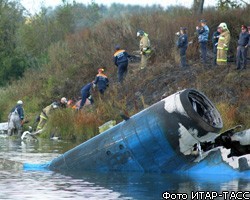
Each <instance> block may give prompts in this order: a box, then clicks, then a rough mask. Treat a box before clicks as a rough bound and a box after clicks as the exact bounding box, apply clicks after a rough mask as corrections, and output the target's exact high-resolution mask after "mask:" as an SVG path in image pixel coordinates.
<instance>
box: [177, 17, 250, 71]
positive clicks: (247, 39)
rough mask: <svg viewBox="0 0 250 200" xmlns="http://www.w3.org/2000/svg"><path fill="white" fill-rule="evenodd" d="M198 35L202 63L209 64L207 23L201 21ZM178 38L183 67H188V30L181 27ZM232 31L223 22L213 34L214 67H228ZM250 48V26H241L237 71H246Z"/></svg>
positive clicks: (197, 28)
mask: <svg viewBox="0 0 250 200" xmlns="http://www.w3.org/2000/svg"><path fill="white" fill-rule="evenodd" d="M196 32H197V34H198V42H199V46H200V53H201V62H202V63H203V64H207V63H208V62H207V43H208V41H209V27H208V26H207V21H206V20H204V19H202V20H200V26H197V27H196ZM176 35H177V36H178V41H177V47H178V48H179V52H180V58H181V67H186V66H187V62H186V50H187V48H188V44H189V43H188V35H187V28H185V27H181V28H180V32H177V33H176ZM230 39H231V36H230V31H229V29H228V27H227V24H226V23H225V22H222V23H220V24H219V26H218V27H217V30H216V31H215V32H214V33H213V36H212V44H213V54H214V58H213V65H214V66H216V65H226V64H227V61H228V60H227V52H228V49H229V44H230ZM248 47H250V26H248V27H247V26H245V25H242V26H241V33H240V35H239V40H238V47H237V54H236V69H237V70H242V69H246V65H247V50H248Z"/></svg>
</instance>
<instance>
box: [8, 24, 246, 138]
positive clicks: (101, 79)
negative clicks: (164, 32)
mask: <svg viewBox="0 0 250 200" xmlns="http://www.w3.org/2000/svg"><path fill="white" fill-rule="evenodd" d="M196 31H197V34H198V41H199V44H200V51H201V60H202V63H204V64H205V63H207V43H208V41H209V28H208V26H207V24H206V20H204V19H203V20H200V26H197V27H196ZM176 35H177V36H178V41H177V47H178V48H179V50H180V57H181V67H186V66H187V62H186V50H187V48H188V36H187V28H185V27H181V28H180V32H178V33H176ZM137 37H139V38H140V44H139V48H140V55H141V64H140V69H141V70H143V69H145V68H146V66H147V64H148V59H149V58H150V54H151V52H152V49H151V45H150V40H149V38H148V34H147V33H145V32H144V31H143V30H139V31H138V32H137ZM229 43H230V32H229V30H228V27H227V24H226V23H224V22H223V23H220V25H219V26H218V27H217V30H216V31H215V32H214V34H213V37H212V44H213V53H214V59H213V65H225V64H226V63H227V51H228V48H229ZM249 46H250V27H247V26H245V25H242V27H241V33H240V35H239V40H238V47H237V62H236V65H237V67H236V69H237V70H241V69H246V64H247V50H248V47H249ZM130 57H131V56H130V55H129V54H128V53H127V52H126V50H124V49H121V48H120V46H119V45H116V46H115V53H114V56H113V61H114V64H115V65H116V66H117V68H118V70H117V71H118V82H119V83H121V84H122V82H123V80H124V78H125V76H126V74H127V71H128V61H129V58H130ZM96 86H97V88H98V91H99V92H100V94H101V95H104V93H105V90H106V89H107V87H108V86H109V79H108V77H107V75H105V74H104V69H103V68H99V69H98V74H97V75H96V77H95V79H94V80H93V81H92V82H90V83H87V84H86V85H84V86H83V87H82V88H81V99H80V100H79V101H78V102H76V103H75V104H74V102H73V100H69V101H68V100H67V99H66V98H65V97H63V98H61V100H60V102H59V103H57V102H53V103H52V104H50V105H48V106H46V107H45V108H44V109H42V112H41V113H40V116H39V117H38V119H37V121H38V122H39V123H38V125H37V128H36V131H39V130H42V129H43V128H44V126H45V124H46V122H47V120H48V117H49V115H50V114H51V112H52V111H53V110H55V109H57V108H66V107H71V108H74V109H78V110H79V109H82V107H83V106H84V105H89V104H92V103H93V102H94V101H93V98H92V96H91V89H92V88H95V87H96ZM23 124H24V110H23V101H21V100H19V101H18V102H17V105H16V106H14V108H12V109H11V111H10V113H9V116H8V135H10V136H11V135H13V134H16V135H18V136H21V133H22V126H23Z"/></svg>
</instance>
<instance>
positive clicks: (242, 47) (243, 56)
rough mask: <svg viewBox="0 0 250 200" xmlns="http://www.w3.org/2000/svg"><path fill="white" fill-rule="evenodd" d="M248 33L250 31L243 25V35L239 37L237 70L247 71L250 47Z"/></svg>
mask: <svg viewBox="0 0 250 200" xmlns="http://www.w3.org/2000/svg"><path fill="white" fill-rule="evenodd" d="M247 31H248V28H247V26H245V25H242V26H241V33H240V35H239V40H238V47H237V55H236V65H237V68H236V69H237V70H242V69H246V65H247V50H248V47H249V46H250V35H249V33H248V32H247Z"/></svg>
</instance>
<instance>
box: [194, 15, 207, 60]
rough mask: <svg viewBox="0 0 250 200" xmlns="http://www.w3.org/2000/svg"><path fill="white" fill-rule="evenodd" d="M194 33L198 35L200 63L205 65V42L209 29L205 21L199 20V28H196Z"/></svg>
mask: <svg viewBox="0 0 250 200" xmlns="http://www.w3.org/2000/svg"><path fill="white" fill-rule="evenodd" d="M196 31H197V33H198V41H199V44H200V51H201V59H202V63H203V64H205V63H207V41H208V36H209V28H208V26H207V22H206V20H204V19H201V20H200V27H199V26H196Z"/></svg>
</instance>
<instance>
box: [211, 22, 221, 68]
mask: <svg viewBox="0 0 250 200" xmlns="http://www.w3.org/2000/svg"><path fill="white" fill-rule="evenodd" d="M219 37H220V27H217V30H216V31H215V32H214V33H213V37H212V43H213V54H214V57H213V66H216V65H217V62H216V60H217V45H218V40H219Z"/></svg>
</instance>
